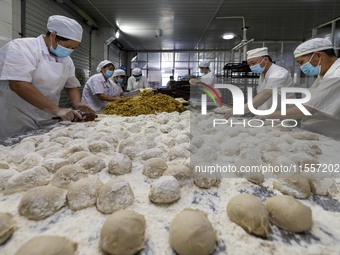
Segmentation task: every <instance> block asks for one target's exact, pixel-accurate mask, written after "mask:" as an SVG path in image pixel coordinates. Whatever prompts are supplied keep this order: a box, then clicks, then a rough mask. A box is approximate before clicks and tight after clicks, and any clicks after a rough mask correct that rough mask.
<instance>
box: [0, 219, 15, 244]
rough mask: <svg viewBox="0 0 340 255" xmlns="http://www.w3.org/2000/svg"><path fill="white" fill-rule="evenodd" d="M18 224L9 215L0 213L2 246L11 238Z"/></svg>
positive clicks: (0, 241) (0, 239) (0, 242)
mask: <svg viewBox="0 0 340 255" xmlns="http://www.w3.org/2000/svg"><path fill="white" fill-rule="evenodd" d="M15 226H16V222H15V220H14V218H13V216H12V215H11V214H9V213H0V245H1V244H3V243H4V242H6V241H7V239H8V238H10V237H11V235H12V234H13V232H14V230H15Z"/></svg>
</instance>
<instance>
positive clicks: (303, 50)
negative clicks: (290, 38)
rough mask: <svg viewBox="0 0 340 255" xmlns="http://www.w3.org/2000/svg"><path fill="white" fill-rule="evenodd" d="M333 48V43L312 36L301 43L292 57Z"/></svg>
mask: <svg viewBox="0 0 340 255" xmlns="http://www.w3.org/2000/svg"><path fill="white" fill-rule="evenodd" d="M328 49H333V44H332V43H331V42H330V41H329V40H327V39H324V38H314V39H311V40H308V41H306V42H304V43H301V44H300V45H299V46H298V47H297V48H296V49H295V51H294V57H296V58H297V57H300V56H303V55H306V54H309V53H313V52H316V51H321V50H328Z"/></svg>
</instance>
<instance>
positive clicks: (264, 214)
mask: <svg viewBox="0 0 340 255" xmlns="http://www.w3.org/2000/svg"><path fill="white" fill-rule="evenodd" d="M227 214H228V217H229V219H230V220H231V221H232V222H234V223H236V224H237V225H239V226H240V227H242V228H243V229H244V230H245V231H247V232H248V233H250V234H254V235H257V236H261V237H268V230H269V217H268V211H267V209H266V207H265V206H264V205H263V204H262V203H261V201H260V200H259V199H258V198H256V197H254V196H252V195H250V194H245V193H243V194H241V195H237V196H234V197H233V198H231V199H230V200H229V202H228V205H227Z"/></svg>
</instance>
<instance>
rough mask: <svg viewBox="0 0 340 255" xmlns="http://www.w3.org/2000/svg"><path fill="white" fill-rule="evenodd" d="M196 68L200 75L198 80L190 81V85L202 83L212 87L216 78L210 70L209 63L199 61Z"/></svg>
mask: <svg viewBox="0 0 340 255" xmlns="http://www.w3.org/2000/svg"><path fill="white" fill-rule="evenodd" d="M198 67H199V69H200V73H201V74H202V76H201V78H200V79H190V80H189V83H190V84H193V85H194V84H197V83H198V82H203V83H205V84H207V85H210V86H212V87H214V85H215V83H216V76H215V75H214V73H213V72H212V71H211V70H210V62H209V61H201V62H199V64H198Z"/></svg>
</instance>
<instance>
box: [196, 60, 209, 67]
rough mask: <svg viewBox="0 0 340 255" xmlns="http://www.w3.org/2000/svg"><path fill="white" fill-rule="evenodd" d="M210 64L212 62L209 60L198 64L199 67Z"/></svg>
mask: <svg viewBox="0 0 340 255" xmlns="http://www.w3.org/2000/svg"><path fill="white" fill-rule="evenodd" d="M209 66H210V62H209V61H201V62H200V63H199V64H198V67H209Z"/></svg>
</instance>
